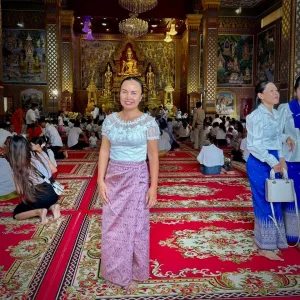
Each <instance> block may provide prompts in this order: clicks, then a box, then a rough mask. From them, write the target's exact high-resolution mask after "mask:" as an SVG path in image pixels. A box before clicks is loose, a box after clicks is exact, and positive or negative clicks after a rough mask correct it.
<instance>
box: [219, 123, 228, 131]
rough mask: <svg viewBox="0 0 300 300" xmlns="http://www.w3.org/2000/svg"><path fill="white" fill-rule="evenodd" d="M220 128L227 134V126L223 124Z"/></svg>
mask: <svg viewBox="0 0 300 300" xmlns="http://www.w3.org/2000/svg"><path fill="white" fill-rule="evenodd" d="M219 128H220V129H222V130H223V131H224V132H225V133H226V128H225V125H224V123H223V122H222V123H221V124H220V125H219Z"/></svg>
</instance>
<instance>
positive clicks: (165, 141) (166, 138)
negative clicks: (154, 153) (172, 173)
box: [158, 130, 171, 151]
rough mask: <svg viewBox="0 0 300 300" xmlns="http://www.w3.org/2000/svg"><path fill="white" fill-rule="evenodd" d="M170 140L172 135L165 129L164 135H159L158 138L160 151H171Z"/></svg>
mask: <svg viewBox="0 0 300 300" xmlns="http://www.w3.org/2000/svg"><path fill="white" fill-rule="evenodd" d="M170 140H171V138H170V135H169V134H168V133H167V132H165V131H164V130H163V131H162V135H161V136H160V137H159V140H158V151H170V149H171V144H170Z"/></svg>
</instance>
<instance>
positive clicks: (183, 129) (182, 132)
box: [179, 120, 190, 141]
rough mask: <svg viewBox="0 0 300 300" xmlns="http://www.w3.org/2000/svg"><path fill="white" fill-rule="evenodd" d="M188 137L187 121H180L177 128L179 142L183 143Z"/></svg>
mask: <svg viewBox="0 0 300 300" xmlns="http://www.w3.org/2000/svg"><path fill="white" fill-rule="evenodd" d="M189 136H190V128H189V123H188V122H187V120H182V122H181V124H180V127H179V140H180V141H185V140H186V139H187V138H188V137H189Z"/></svg>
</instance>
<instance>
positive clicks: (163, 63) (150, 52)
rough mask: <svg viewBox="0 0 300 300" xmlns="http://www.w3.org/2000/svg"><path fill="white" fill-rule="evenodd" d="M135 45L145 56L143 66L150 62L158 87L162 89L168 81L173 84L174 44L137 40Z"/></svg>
mask: <svg viewBox="0 0 300 300" xmlns="http://www.w3.org/2000/svg"><path fill="white" fill-rule="evenodd" d="M137 46H138V48H139V49H140V51H141V53H143V55H144V58H145V61H144V62H145V66H144V67H147V65H148V63H151V64H152V66H153V68H154V70H153V72H154V74H155V76H156V84H157V88H158V89H164V88H165V87H166V85H167V83H168V81H169V83H170V84H171V85H172V86H173V87H174V84H175V44H174V43H166V42H164V41H151V42H147V41H138V42H137Z"/></svg>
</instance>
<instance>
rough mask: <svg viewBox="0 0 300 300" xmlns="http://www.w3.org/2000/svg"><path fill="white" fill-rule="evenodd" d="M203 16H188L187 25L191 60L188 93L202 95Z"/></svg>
mask: <svg viewBox="0 0 300 300" xmlns="http://www.w3.org/2000/svg"><path fill="white" fill-rule="evenodd" d="M201 19H202V15H187V20H186V25H187V29H188V34H189V38H188V42H189V51H188V53H189V59H188V77H187V93H188V94H190V93H192V92H197V93H200V89H201V83H200V25H201Z"/></svg>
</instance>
